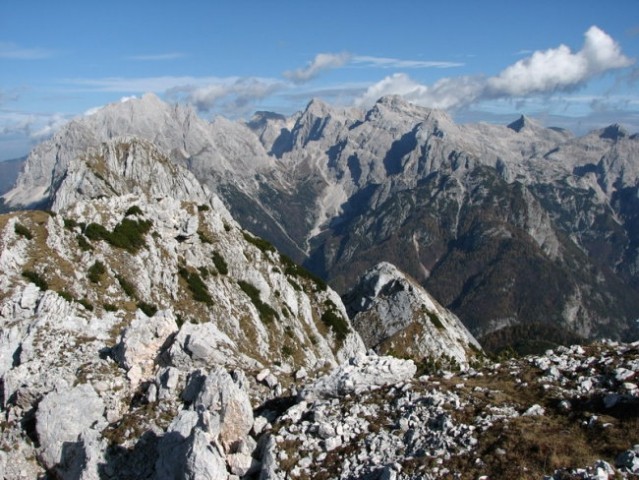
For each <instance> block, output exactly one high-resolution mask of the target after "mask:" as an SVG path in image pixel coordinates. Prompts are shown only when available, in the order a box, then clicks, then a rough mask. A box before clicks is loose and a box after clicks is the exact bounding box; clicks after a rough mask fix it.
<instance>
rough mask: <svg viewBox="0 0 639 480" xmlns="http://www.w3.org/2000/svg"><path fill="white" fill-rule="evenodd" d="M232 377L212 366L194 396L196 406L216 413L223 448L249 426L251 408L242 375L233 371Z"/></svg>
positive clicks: (244, 433) (227, 448) (240, 437)
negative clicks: (218, 418)
mask: <svg viewBox="0 0 639 480" xmlns="http://www.w3.org/2000/svg"><path fill="white" fill-rule="evenodd" d="M235 375H236V378H235V379H233V378H232V377H231V375H229V374H228V373H227V372H226V371H225V370H223V369H220V368H218V369H215V370H212V371H211V372H210V373H209V374H208V375H207V376H206V378H205V379H204V382H203V383H202V386H201V390H200V392H199V393H198V395H197V396H196V398H195V402H194V405H195V407H196V408H198V407H201V408H204V409H207V410H209V411H211V412H216V413H217V414H219V416H220V435H219V438H220V442H221V444H222V447H223V448H224V451H225V452H227V453H228V452H231V450H232V449H233V447H234V445H236V444H237V443H238V442H241V441H243V440H244V438H245V437H246V436H247V435H248V433H249V431H250V430H251V427H253V423H254V420H253V408H252V407H251V402H250V400H249V397H248V392H247V391H246V390H245V389H244V385H245V381H246V380H245V378H244V377H243V374H241V373H239V372H236V373H235Z"/></svg>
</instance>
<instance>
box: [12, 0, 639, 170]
mask: <svg viewBox="0 0 639 480" xmlns="http://www.w3.org/2000/svg"><path fill="white" fill-rule="evenodd" d="M636 59H639V1H637V0H619V1H615V2H599V1H595V0H592V1H590V0H579V1H576V0H575V1H556V0H555V1H544V0H540V1H536V2H513V1H512V0H509V1H481V2H480V1H476V0H475V1H450V2H426V1H416V0H414V1H407V0H394V1H393V2H389V1H377V0H368V1H366V2H364V1H361V2H360V1H357V2H356V1H350V2H347V1H344V0H342V1H339V2H338V1H333V0H324V1H322V2H310V1H303V0H297V1H284V0H282V1H266V0H261V1H241V0H240V1H234V2H221V1H220V2H214V1H194V0H183V1H181V2H173V1H162V2H158V1H157V0H156V1H154V2H152V1H147V0H136V1H130V0H129V1H126V2H125V1H120V0H110V1H108V2H107V1H102V2H94V1H86V2H78V1H68V0H57V1H55V2H52V1H50V0H46V1H43V0H41V1H34V0H21V1H20V2H18V1H10V0H0V159H8V158H15V157H18V156H21V155H24V154H26V153H27V152H28V150H29V149H30V148H31V147H32V146H33V145H34V144H35V142H37V141H40V140H41V139H43V138H46V136H47V135H50V134H51V133H52V132H53V131H55V130H56V129H57V128H59V127H60V126H61V125H63V124H64V123H65V122H66V121H68V120H69V119H71V118H73V117H75V116H79V115H83V114H85V113H86V112H88V111H91V110H92V109H94V108H96V107H100V106H102V105H105V104H107V103H111V102H116V101H119V100H120V99H122V98H123V97H129V96H133V95H135V96H140V95H142V94H143V93H145V92H147V91H152V92H155V93H157V94H158V95H160V96H161V97H162V98H164V99H166V100H168V101H172V102H185V103H191V104H193V105H194V107H195V108H197V109H198V110H199V111H200V113H201V114H202V116H204V117H206V118H211V117H213V116H215V115H225V116H227V117H231V118H248V117H250V115H251V113H252V112H254V111H255V110H273V111H278V112H281V113H286V114H289V113H292V112H294V111H297V110H300V109H302V108H304V106H305V105H306V103H307V102H308V101H309V100H310V99H311V98H313V97H319V98H322V99H323V100H325V101H327V102H329V103H333V104H339V105H358V106H362V107H366V106H368V105H370V104H371V103H372V102H374V100H375V99H376V98H377V97H378V96H380V95H383V94H390V93H393V94H400V95H403V96H404V97H406V98H407V99H408V100H410V101H413V102H415V103H418V104H421V105H424V106H430V107H436V108H444V109H446V110H448V111H449V112H450V113H451V114H452V115H453V116H454V117H455V118H456V119H457V120H458V121H491V122H504V123H505V122H508V121H512V120H513V119H515V118H516V117H517V115H518V114H520V113H525V114H527V115H530V116H533V117H536V118H538V119H540V120H541V121H542V122H543V123H545V124H546V125H549V126H550V125H559V126H564V127H568V128H572V129H573V130H574V131H576V132H577V133H584V132H585V131H586V130H588V129H590V128H599V127H601V126H605V125H607V124H610V123H614V122H619V123H622V124H625V125H626V126H627V128H629V129H630V130H631V131H633V132H634V131H639V88H638V87H639V69H638V63H637V60H636Z"/></svg>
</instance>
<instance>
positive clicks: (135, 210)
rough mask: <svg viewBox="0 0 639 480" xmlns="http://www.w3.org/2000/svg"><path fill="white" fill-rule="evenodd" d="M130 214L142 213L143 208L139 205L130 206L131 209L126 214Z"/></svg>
mask: <svg viewBox="0 0 639 480" xmlns="http://www.w3.org/2000/svg"><path fill="white" fill-rule="evenodd" d="M130 215H142V209H141V208H140V207H138V206H137V205H133V206H131V207H129V209H128V210H127V211H126V213H125V214H124V216H125V217H128V216H130Z"/></svg>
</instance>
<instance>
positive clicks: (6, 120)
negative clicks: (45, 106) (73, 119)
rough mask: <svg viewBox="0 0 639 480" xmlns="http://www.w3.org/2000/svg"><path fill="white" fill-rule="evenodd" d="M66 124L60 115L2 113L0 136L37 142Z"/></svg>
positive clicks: (65, 118) (63, 117)
mask: <svg viewBox="0 0 639 480" xmlns="http://www.w3.org/2000/svg"><path fill="white" fill-rule="evenodd" d="M67 122H68V118H67V117H66V116H64V115H63V114H61V113H24V112H3V113H2V114H0V135H2V136H13V135H19V136H22V137H26V138H29V139H31V140H33V141H39V140H42V139H43V138H46V137H48V136H50V135H51V134H53V133H55V132H56V131H57V130H58V129H59V128H60V127H62V126H63V125H64V124H65V123H67Z"/></svg>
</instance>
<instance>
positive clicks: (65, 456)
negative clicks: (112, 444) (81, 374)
mask: <svg viewBox="0 0 639 480" xmlns="http://www.w3.org/2000/svg"><path fill="white" fill-rule="evenodd" d="M103 415H104V403H103V402H102V399H101V398H100V397H99V396H98V394H97V393H96V392H95V390H94V389H93V388H92V387H91V385H88V384H82V385H78V386H76V387H73V388H72V389H70V390H68V391H54V392H51V393H49V394H48V395H46V396H45V397H44V398H43V399H42V401H41V402H40V404H39V405H38V411H37V413H36V431H37V433H38V439H39V440H40V450H39V457H40V459H41V461H42V463H43V465H44V466H45V467H46V468H48V469H56V470H57V471H59V472H60V473H62V475H61V476H63V477H65V478H66V477H67V476H68V477H69V478H80V475H81V474H82V472H83V471H84V470H90V469H93V470H94V473H96V474H97V470H96V469H97V462H98V461H99V460H100V459H101V457H102V455H101V452H100V450H101V449H102V448H103V447H104V445H102V443H103V442H101V440H100V436H101V435H100V431H101V430H102V429H103V428H104V427H105V426H106V421H105V419H104V416H103ZM89 460H90V461H91V462H89ZM95 478H97V476H96V477H95Z"/></svg>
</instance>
